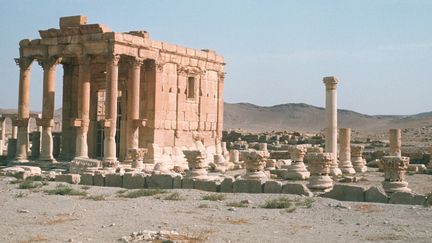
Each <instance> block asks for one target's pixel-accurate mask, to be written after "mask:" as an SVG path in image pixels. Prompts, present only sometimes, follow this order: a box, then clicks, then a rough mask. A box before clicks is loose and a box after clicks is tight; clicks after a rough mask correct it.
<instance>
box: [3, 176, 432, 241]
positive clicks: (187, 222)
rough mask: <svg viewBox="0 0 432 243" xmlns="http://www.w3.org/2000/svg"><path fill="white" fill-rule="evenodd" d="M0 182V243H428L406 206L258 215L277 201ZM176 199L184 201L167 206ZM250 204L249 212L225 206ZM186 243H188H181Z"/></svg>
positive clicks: (431, 214)
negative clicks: (64, 192)
mask: <svg viewBox="0 0 432 243" xmlns="http://www.w3.org/2000/svg"><path fill="white" fill-rule="evenodd" d="M10 180H11V178H6V177H0V206H1V214H0V242H68V241H69V242H118V241H119V239H120V238H122V237H123V236H128V235H130V234H131V233H132V232H139V231H143V230H155V231H158V230H175V231H177V232H178V233H180V234H181V235H184V236H188V237H189V238H190V239H191V241H189V242H431V240H432V220H431V219H432V208H430V207H429V208H426V207H423V206H409V205H389V204H373V203H353V202H338V201H336V200H332V199H326V198H315V199H314V200H315V201H314V202H313V203H312V206H311V207H310V208H306V207H302V206H298V207H297V208H296V209H295V210H294V211H293V212H288V211H287V210H286V209H265V208H261V207H260V205H262V204H263V203H264V202H265V201H266V200H270V199H275V198H280V197H282V196H285V197H290V198H292V199H300V200H302V199H304V198H302V197H299V196H294V195H280V194H224V195H225V196H226V198H225V199H224V200H222V201H208V200H203V199H202V196H203V195H208V194H211V193H207V192H203V191H197V190H184V189H183V190H168V192H167V193H165V194H162V195H163V196H159V197H162V198H158V196H149V197H140V198H134V199H132V198H120V197H118V196H117V195H118V191H119V190H121V189H120V188H108V187H91V188H89V189H88V188H83V187H82V186H79V185H75V186H73V187H74V188H75V189H77V190H81V191H82V190H84V189H87V190H86V191H87V192H88V193H89V194H90V195H93V196H98V195H105V200H102V201H95V200H92V199H85V198H83V197H81V196H60V195H47V193H45V192H44V190H47V189H50V188H54V187H55V186H56V185H58V184H59V183H55V182H50V183H49V185H45V186H43V187H41V188H38V189H33V190H29V189H17V187H18V184H11V183H10ZM172 192H178V193H180V195H181V197H182V198H183V200H179V201H173V200H164V199H163V198H164V197H165V195H169V194H170V193H172ZM241 200H250V203H249V205H248V207H246V208H233V207H230V206H227V203H230V202H239V201H241ZM185 242H186V241H185Z"/></svg>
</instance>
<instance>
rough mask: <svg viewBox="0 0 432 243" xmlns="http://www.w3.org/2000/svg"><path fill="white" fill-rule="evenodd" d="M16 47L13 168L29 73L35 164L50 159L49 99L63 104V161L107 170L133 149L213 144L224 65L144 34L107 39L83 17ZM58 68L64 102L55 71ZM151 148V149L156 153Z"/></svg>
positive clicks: (22, 149)
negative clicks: (35, 67)
mask: <svg viewBox="0 0 432 243" xmlns="http://www.w3.org/2000/svg"><path fill="white" fill-rule="evenodd" d="M39 34H40V37H41V38H40V39H34V40H29V39H24V40H22V41H20V43H19V46H20V48H19V50H20V56H19V58H16V63H17V64H18V65H19V67H20V79H19V101H18V117H17V120H16V121H15V124H16V125H17V126H18V135H17V151H16V160H17V161H18V162H20V161H21V162H23V161H26V160H27V158H28V152H29V148H28V120H29V100H30V97H29V96H30V67H31V66H32V63H34V61H37V62H38V63H39V64H40V65H41V66H42V68H43V101H42V103H43V108H42V118H41V119H38V121H37V123H38V125H39V126H41V127H42V132H41V148H40V155H39V161H48V162H52V161H55V159H54V157H53V136H52V128H53V125H54V122H53V118H54V117H53V116H54V98H55V96H56V95H62V96H63V104H62V108H63V110H62V139H61V155H60V158H61V159H62V160H71V159H73V158H98V159H101V160H102V161H103V163H104V164H105V165H107V166H109V165H112V164H115V163H117V161H124V160H126V159H127V151H128V150H130V149H137V148H149V147H151V148H152V151H154V150H157V151H163V150H164V149H165V148H171V149H173V148H175V147H179V148H184V147H187V146H191V145H192V144H193V142H194V137H196V136H199V137H200V138H202V143H203V144H204V145H205V146H215V145H216V144H217V143H219V142H220V140H221V136H222V125H223V124H222V123H223V98H222V92H223V83H224V65H225V64H224V59H223V57H222V56H219V55H217V54H216V53H215V52H214V51H212V50H195V49H190V48H186V47H182V46H179V45H173V44H168V43H166V42H161V41H156V40H153V39H151V38H150V36H149V33H147V32H146V31H130V32H124V33H119V32H112V31H111V30H110V29H109V28H108V27H106V26H104V25H101V24H87V17H85V16H72V17H63V18H60V28H51V29H48V30H40V31H39ZM60 65H61V66H62V68H63V72H64V75H63V81H62V82H63V94H59V93H56V89H55V83H56V80H55V78H56V75H55V73H56V69H57V68H58V66H60ZM155 147H157V148H155Z"/></svg>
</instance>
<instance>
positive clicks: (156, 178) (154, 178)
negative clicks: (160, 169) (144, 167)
mask: <svg viewBox="0 0 432 243" xmlns="http://www.w3.org/2000/svg"><path fill="white" fill-rule="evenodd" d="M174 177H175V175H166V174H164V175H156V174H153V175H151V176H148V177H147V178H146V184H147V186H148V187H149V188H160V189H172V188H173V181H174Z"/></svg>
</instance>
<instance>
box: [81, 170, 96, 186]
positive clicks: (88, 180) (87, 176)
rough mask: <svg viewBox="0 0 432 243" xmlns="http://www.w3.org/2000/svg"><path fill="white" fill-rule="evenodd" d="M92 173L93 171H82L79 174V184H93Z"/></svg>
mask: <svg viewBox="0 0 432 243" xmlns="http://www.w3.org/2000/svg"><path fill="white" fill-rule="evenodd" d="M93 178H94V174H93V173H83V174H81V181H80V184H81V185H86V186H93V185H94V180H93Z"/></svg>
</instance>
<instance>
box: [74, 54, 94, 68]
mask: <svg viewBox="0 0 432 243" xmlns="http://www.w3.org/2000/svg"><path fill="white" fill-rule="evenodd" d="M92 59H93V57H92V56H90V55H80V56H78V57H77V60H78V64H79V65H80V66H81V65H84V66H88V65H90V63H91V60H92Z"/></svg>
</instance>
